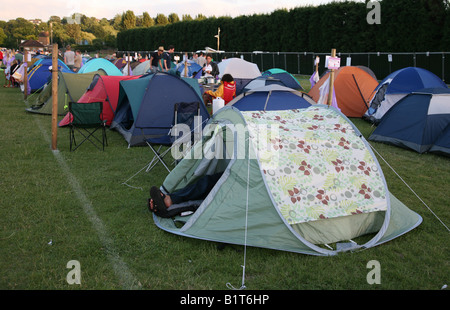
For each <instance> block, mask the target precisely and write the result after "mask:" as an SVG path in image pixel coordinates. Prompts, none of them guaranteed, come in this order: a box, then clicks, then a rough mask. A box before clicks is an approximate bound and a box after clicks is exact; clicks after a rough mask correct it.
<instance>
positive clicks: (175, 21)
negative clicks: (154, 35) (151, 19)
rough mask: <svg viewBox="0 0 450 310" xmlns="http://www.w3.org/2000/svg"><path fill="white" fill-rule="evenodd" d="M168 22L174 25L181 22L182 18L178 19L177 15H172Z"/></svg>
mask: <svg viewBox="0 0 450 310" xmlns="http://www.w3.org/2000/svg"><path fill="white" fill-rule="evenodd" d="M168 20H169V23H170V24H174V23H177V22H179V21H180V18H179V17H178V14H177V13H170V14H169V18H168Z"/></svg>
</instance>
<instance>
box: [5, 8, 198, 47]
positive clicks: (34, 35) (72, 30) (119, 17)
mask: <svg viewBox="0 0 450 310" xmlns="http://www.w3.org/2000/svg"><path fill="white" fill-rule="evenodd" d="M203 19H206V16H204V15H202V14H198V15H197V16H195V18H193V17H191V15H189V14H185V15H182V16H181V18H180V17H179V16H178V15H177V14H176V13H172V14H169V15H168V16H165V15H164V14H157V15H156V17H154V18H152V17H150V14H149V13H148V12H144V13H143V14H142V15H140V16H136V15H135V14H134V12H133V11H130V10H129V11H126V12H123V13H122V14H116V15H115V17H114V18H113V19H106V18H102V19H98V18H96V17H88V16H86V15H84V14H81V13H75V14H72V16H70V17H62V18H61V17H59V16H51V17H50V18H49V20H48V21H41V22H40V23H39V24H37V23H33V22H31V21H29V20H27V19H25V18H21V17H19V18H16V19H12V20H9V21H1V20H0V46H1V47H7V48H14V49H17V48H18V46H19V44H20V43H21V42H22V41H23V40H37V39H38V37H39V34H40V33H42V32H48V33H49V35H51V40H52V42H53V43H57V44H58V45H59V46H66V45H68V44H71V45H74V44H75V45H76V44H79V43H81V42H83V43H84V44H88V45H87V46H85V47H86V48H87V47H89V46H90V47H92V49H95V50H98V49H102V48H116V47H117V41H116V38H117V34H118V33H119V32H120V31H123V30H127V29H134V28H140V27H144V28H147V27H153V26H163V25H169V24H172V23H177V22H181V21H190V20H203ZM50 32H51V34H50Z"/></svg>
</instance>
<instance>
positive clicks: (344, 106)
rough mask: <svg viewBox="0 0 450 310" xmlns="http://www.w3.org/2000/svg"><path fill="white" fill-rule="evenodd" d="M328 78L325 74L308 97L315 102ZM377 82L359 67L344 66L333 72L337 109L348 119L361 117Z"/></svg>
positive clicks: (328, 74)
mask: <svg viewBox="0 0 450 310" xmlns="http://www.w3.org/2000/svg"><path fill="white" fill-rule="evenodd" d="M329 76H330V73H327V74H325V75H324V76H323V77H322V78H321V79H320V80H319V81H318V82H317V83H316V84H315V85H314V86H313V87H312V88H311V90H310V91H309V93H308V95H309V96H311V97H312V99H313V100H314V101H315V102H317V101H318V100H319V98H320V86H322V85H323V83H325V82H326V81H327V79H328V77H329ZM377 86H378V81H377V80H376V79H375V78H373V77H372V75H370V74H369V73H367V72H366V70H363V69H362V68H361V67H353V66H346V67H341V68H339V69H338V70H336V72H335V81H334V92H335V94H336V101H337V105H338V107H339V109H341V112H342V113H344V115H346V116H348V117H362V116H363V115H364V113H366V111H367V109H368V105H369V102H370V100H371V99H372V97H373V95H374V94H375V92H374V91H375V88H376V87H377Z"/></svg>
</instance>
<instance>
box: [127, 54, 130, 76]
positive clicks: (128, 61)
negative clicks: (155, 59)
mask: <svg viewBox="0 0 450 310" xmlns="http://www.w3.org/2000/svg"><path fill="white" fill-rule="evenodd" d="M127 66H128V75H131V74H130V72H131V67H130V52H128V58H127Z"/></svg>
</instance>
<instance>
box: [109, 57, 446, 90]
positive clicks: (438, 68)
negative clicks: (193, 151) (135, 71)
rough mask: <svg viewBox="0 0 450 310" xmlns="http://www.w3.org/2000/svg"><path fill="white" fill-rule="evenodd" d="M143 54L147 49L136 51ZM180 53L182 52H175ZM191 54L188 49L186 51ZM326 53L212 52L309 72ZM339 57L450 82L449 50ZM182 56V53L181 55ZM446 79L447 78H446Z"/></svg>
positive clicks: (377, 69)
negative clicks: (411, 69) (424, 71)
mask: <svg viewBox="0 0 450 310" xmlns="http://www.w3.org/2000/svg"><path fill="white" fill-rule="evenodd" d="M128 53H130V54H132V55H133V54H134V53H135V51H118V52H117V54H118V55H120V54H128ZM136 53H140V54H141V55H146V54H148V53H149V52H148V51H136ZM175 54H176V55H180V56H181V55H183V54H184V52H176V53H175ZM189 54H191V53H189ZM327 55H329V54H327V53H314V52H262V51H255V52H223V53H220V54H214V58H215V60H216V61H220V60H222V59H224V58H232V57H241V58H243V59H245V60H247V61H250V62H253V63H255V64H257V65H258V67H259V69H260V70H261V72H263V71H265V70H268V69H271V68H280V69H284V70H286V71H288V72H289V73H291V74H301V75H311V74H312V73H313V72H314V70H315V67H314V59H315V58H316V56H319V57H320V64H319V72H320V73H322V72H324V71H325V70H326V69H325V56H327ZM337 56H338V57H340V58H341V65H343V66H344V65H346V64H347V60H349V61H350V62H349V64H350V65H352V66H365V67H368V68H370V69H371V70H372V71H373V72H374V73H375V75H376V76H377V79H379V80H382V79H384V78H385V77H386V76H388V75H389V74H390V73H392V72H394V71H396V70H399V69H402V68H405V67H420V68H423V69H427V70H428V71H431V72H433V73H434V74H436V75H437V76H438V77H440V78H441V79H442V80H443V81H444V82H446V83H450V52H415V53H386V52H373V53H339V52H338V53H337ZM181 59H182V57H181ZM446 79H448V81H446Z"/></svg>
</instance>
